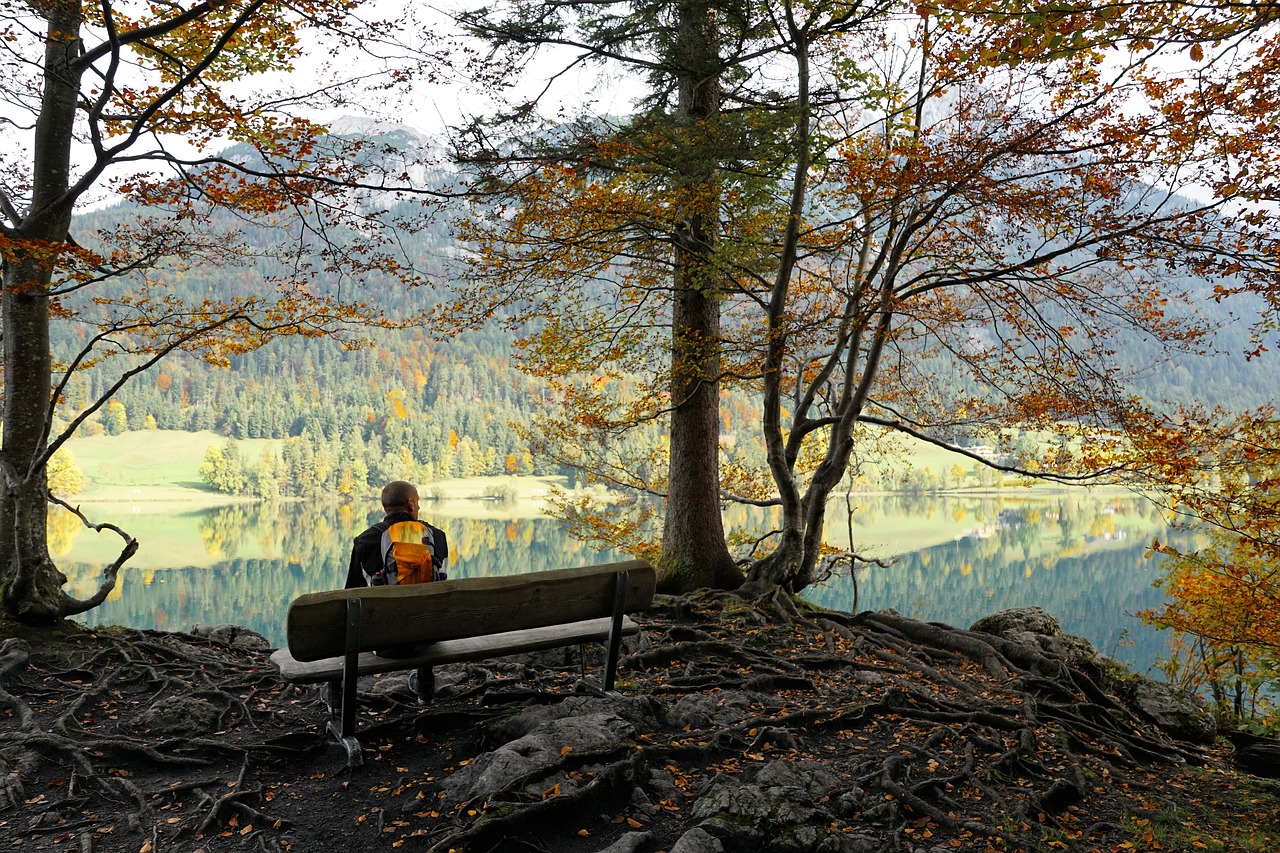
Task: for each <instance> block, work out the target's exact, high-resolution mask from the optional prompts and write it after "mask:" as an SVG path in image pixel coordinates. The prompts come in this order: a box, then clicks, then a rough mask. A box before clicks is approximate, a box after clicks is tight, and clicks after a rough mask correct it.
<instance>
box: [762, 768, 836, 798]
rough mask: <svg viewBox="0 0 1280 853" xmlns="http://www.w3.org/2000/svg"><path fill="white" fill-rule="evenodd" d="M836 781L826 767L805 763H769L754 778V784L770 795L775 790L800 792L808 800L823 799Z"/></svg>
mask: <svg viewBox="0 0 1280 853" xmlns="http://www.w3.org/2000/svg"><path fill="white" fill-rule="evenodd" d="M836 781H837V780H836V776H835V774H834V773H832V772H831V771H830V770H828V769H827V768H826V767H823V766H822V765H821V764H816V763H813V762H807V761H771V762H769V763H768V764H766V765H765V766H764V767H762V768H760V772H758V773H757V774H756V778H755V783H756V784H757V785H759V786H760V787H761V788H764V789H765V790H766V791H769V792H770V793H772V792H773V791H774V790H777V789H789V790H790V791H796V790H800V791H804V792H805V793H806V794H807V795H808V797H810V798H817V797H825V796H826V795H827V792H828V791H830V790H831V788H832V787H834V786H835V784H836ZM780 793H781V791H780Z"/></svg>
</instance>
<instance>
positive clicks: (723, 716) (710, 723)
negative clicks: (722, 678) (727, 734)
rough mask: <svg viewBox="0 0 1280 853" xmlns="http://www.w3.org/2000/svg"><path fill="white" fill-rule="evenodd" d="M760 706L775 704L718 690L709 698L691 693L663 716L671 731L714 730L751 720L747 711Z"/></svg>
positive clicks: (763, 698)
mask: <svg viewBox="0 0 1280 853" xmlns="http://www.w3.org/2000/svg"><path fill="white" fill-rule="evenodd" d="M761 702H764V703H768V704H770V705H772V704H775V703H776V698H775V697H773V696H768V695H763V694H760V693H744V692H742V691H738V690H721V691H719V692H717V693H714V694H711V695H705V694H702V693H691V694H689V695H687V696H684V697H682V698H681V699H680V701H679V702H677V703H676V704H675V706H674V707H672V708H671V710H670V711H669V712H668V713H667V721H668V723H669V724H670V725H672V726H674V727H675V728H685V727H686V726H687V727H689V728H693V729H705V728H718V727H721V726H726V725H732V724H734V723H735V722H738V721H739V720H742V719H744V718H746V717H749V716H754V715H753V714H750V713H748V711H747V709H748V708H750V706H751V705H752V704H753V703H761Z"/></svg>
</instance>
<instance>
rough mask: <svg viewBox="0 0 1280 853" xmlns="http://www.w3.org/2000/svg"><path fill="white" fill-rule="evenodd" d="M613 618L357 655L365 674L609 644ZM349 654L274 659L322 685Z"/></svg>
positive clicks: (633, 629) (290, 673) (635, 628)
mask: <svg viewBox="0 0 1280 853" xmlns="http://www.w3.org/2000/svg"><path fill="white" fill-rule="evenodd" d="M612 622H613V620H612V619H611V618H609V617H604V618H600V619H584V620H582V621H580V622H570V623H568V624H566V625H547V626H545V627H542V628H526V629H525V630H523V631H506V632H503V633H501V634H488V635H486V636H481V637H462V638H460V639H456V640H440V641H438V642H435V643H432V644H431V645H429V646H424V647H423V648H422V649H421V650H420V651H419V653H418V654H416V655H409V656H406V657H395V658H383V657H378V656H377V655H375V654H374V653H373V652H361V653H360V655H359V656H358V657H357V661H358V663H357V664H356V671H357V673H358V674H359V675H374V674H377V673H383V672H398V671H400V670H403V669H413V668H416V667H420V666H436V665H439V664H446V663H461V662H464V661H476V660H485V659H487V658H496V657H505V656H506V655H515V654H522V653H525V652H537V651H544V650H546V649H556V648H561V647H563V646H576V645H581V644H583V643H603V642H604V641H606V640H608V639H609V627H610V625H611V624H612ZM639 631H640V626H639V625H637V624H636V623H635V622H633V621H632V620H631V617H629V616H624V617H623V618H622V634H623V635H624V636H631V635H634V634H637V633H639ZM344 661H345V658H344V657H341V656H339V657H332V658H323V659H321V660H311V661H299V660H294V657H293V655H291V654H289V650H288V649H277V650H276V651H275V652H274V653H273V654H272V655H271V662H272V663H274V664H275V665H276V667H277V668H278V669H279V670H280V677H281V678H283V679H284V680H285V681H292V682H294V683H297V684H319V683H323V682H328V681H337V680H338V679H340V678H342V673H343V663H344Z"/></svg>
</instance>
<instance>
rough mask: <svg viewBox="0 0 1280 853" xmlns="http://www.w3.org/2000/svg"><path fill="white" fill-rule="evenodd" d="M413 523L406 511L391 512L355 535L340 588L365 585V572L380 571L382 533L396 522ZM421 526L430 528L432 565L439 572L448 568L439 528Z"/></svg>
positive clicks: (445, 545) (444, 541) (446, 547)
mask: <svg viewBox="0 0 1280 853" xmlns="http://www.w3.org/2000/svg"><path fill="white" fill-rule="evenodd" d="M413 520H414V518H413V516H412V515H410V514H409V513H407V512H393V513H391V514H390V515H388V516H387V517H386V518H384V519H382V521H379V522H378V523H377V524H375V525H373V526H372V527H370V528H369V529H368V530H366V531H365V532H364V533H361V534H360V535H359V536H357V537H356V541H355V543H354V544H352V546H351V563H350V565H349V566H347V583H346V586H345V587H344V588H345V589H355V588H357V587H362V586H367V584H366V583H365V580H364V575H365V572H368V573H369V574H371V575H372V574H376V573H377V572H378V570H379V569H381V568H382V534H383V533H384V532H386V529H387V528H388V527H390V526H391V525H393V524H395V523H396V522H397V521H413ZM418 521H422V519H418ZM422 523H423V524H426V525H427V526H428V527H430V528H431V538H432V541H433V542H434V543H435V557H434V562H435V564H436V565H438V566H439V567H440V570H441V571H443V570H444V569H445V568H447V567H448V565H449V540H448V538H447V537H446V536H445V535H444V531H443V530H441V529H440V528H438V527H435V526H434V525H431V524H428V523H427V522H425V521H423V522H422Z"/></svg>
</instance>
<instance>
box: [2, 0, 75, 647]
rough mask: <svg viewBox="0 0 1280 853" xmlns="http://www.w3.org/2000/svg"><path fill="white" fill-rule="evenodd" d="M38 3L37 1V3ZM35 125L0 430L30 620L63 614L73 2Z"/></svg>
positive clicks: (62, 9)
mask: <svg viewBox="0 0 1280 853" xmlns="http://www.w3.org/2000/svg"><path fill="white" fill-rule="evenodd" d="M37 8H40V7H39V6H37ZM41 11H42V12H43V13H44V14H45V17H46V18H47V20H48V22H49V27H48V33H49V35H48V40H47V42H46V47H45V57H44V62H45V73H44V92H43V94H42V101H41V106H40V116H39V118H38V120H37V122H36V127H35V150H34V158H33V168H32V194H31V206H30V208H29V209H28V211H27V213H26V215H25V216H23V218H22V219H21V221H20V222H18V223H16V227H15V228H13V229H12V230H11V231H10V234H12V235H13V236H14V237H16V238H17V239H18V240H22V241H26V242H25V243H22V244H20V249H19V250H17V251H13V252H11V253H10V254H9V255H8V256H7V257H6V258H5V264H4V275H3V284H4V292H3V304H2V306H0V307H2V310H3V328H4V436H3V447H2V448H0V475H2V476H3V494H2V495H0V559H2V560H3V564H2V565H0V572H2V573H3V574H0V580H2V581H3V602H4V608H5V610H6V611H7V612H8V613H10V614H12V615H13V616H15V617H17V618H18V619H20V620H22V621H24V622H28V623H41V622H50V621H53V620H56V619H59V618H61V617H62V616H64V615H66V613H67V610H66V607H65V605H66V603H67V600H68V599H67V597H66V595H65V593H64V592H63V591H62V585H63V584H64V583H65V582H66V578H65V577H64V576H63V575H62V573H61V572H59V571H58V568H57V566H55V565H54V563H53V560H52V559H51V558H50V556H49V546H48V535H47V531H46V527H45V523H46V518H47V515H48V485H47V476H46V467H47V460H46V459H45V450H46V447H47V444H48V435H49V433H48V430H49V418H50V409H51V406H50V394H51V376H52V361H51V358H50V352H49V300H48V295H47V294H48V288H49V284H50V281H51V280H52V276H53V270H54V267H55V266H56V264H57V263H58V255H59V252H60V251H61V250H62V249H63V247H64V246H65V245H66V243H67V236H68V233H69V229H70V227H71V208H72V203H71V197H70V195H69V194H68V188H69V186H70V163H71V140H72V135H73V132H74V122H75V115H76V95H77V92H78V90H79V75H80V70H79V68H78V66H76V64H75V60H76V56H77V53H78V51H79V45H80V39H79V32H80V24H81V15H80V8H79V5H78V4H77V3H73V2H68V3H54V4H50V5H49V6H48V7H45V8H43V9H42V10H41Z"/></svg>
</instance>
